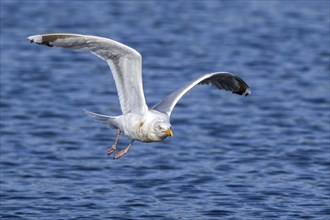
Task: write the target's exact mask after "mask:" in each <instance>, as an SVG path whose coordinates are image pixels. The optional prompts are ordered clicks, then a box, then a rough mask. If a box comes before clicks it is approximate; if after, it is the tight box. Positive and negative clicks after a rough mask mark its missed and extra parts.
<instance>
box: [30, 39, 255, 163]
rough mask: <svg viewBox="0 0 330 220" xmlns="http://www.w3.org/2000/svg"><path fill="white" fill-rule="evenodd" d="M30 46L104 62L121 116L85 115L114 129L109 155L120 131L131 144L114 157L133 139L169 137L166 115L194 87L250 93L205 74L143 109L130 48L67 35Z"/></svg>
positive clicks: (231, 80)
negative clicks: (60, 49) (67, 51)
mask: <svg viewBox="0 0 330 220" xmlns="http://www.w3.org/2000/svg"><path fill="white" fill-rule="evenodd" d="M28 40H29V41H30V42H31V43H37V44H43V45H47V46H51V47H52V46H58V47H63V48H66V49H71V50H78V51H89V52H91V53H93V54H94V55H96V56H98V57H100V58H101V59H103V60H105V61H106V62H107V63H108V65H109V66H110V69H111V72H112V75H113V78H114V80H115V84H116V88H117V92H118V97H119V103H120V107H121V111H122V115H119V116H108V115H101V114H97V113H93V112H89V111H86V113H87V114H88V115H89V116H91V117H93V118H95V119H96V120H99V121H102V122H104V123H106V124H108V125H111V126H112V127H114V128H117V129H118V133H117V136H116V140H115V143H114V145H113V146H112V147H111V148H109V149H108V154H109V155H110V154H112V153H113V152H114V151H115V150H116V148H117V142H118V138H119V135H120V133H121V131H123V132H124V134H125V135H126V136H127V137H129V138H130V139H131V140H132V141H131V143H130V144H129V145H128V146H127V147H126V148H125V149H124V150H121V151H120V152H119V153H117V155H116V156H115V159H118V158H120V157H121V156H123V155H125V154H126V153H127V152H128V150H129V149H130V147H131V146H132V144H133V142H134V140H138V141H142V142H159V141H163V140H164V139H165V138H166V137H167V136H173V133H172V130H171V124H170V116H171V113H172V110H173V108H174V107H175V105H176V103H177V102H178V101H179V100H180V98H181V97H182V96H183V95H184V94H185V93H186V92H188V91H189V90H190V89H192V88H193V87H194V86H195V85H198V84H211V85H212V86H214V87H216V88H218V89H224V90H228V91H231V92H233V93H236V94H239V95H244V96H247V95H249V94H251V90H250V88H249V87H248V85H247V84H246V83H245V82H244V81H243V80H242V79H241V78H239V77H238V76H235V75H234V74H232V73H228V72H216V73H208V74H204V75H202V76H200V77H198V78H197V79H195V80H192V81H190V82H188V83H187V84H186V85H185V86H183V87H182V88H179V89H178V90H176V91H174V92H172V93H171V94H169V95H168V96H167V97H165V98H164V99H163V100H161V101H160V102H158V103H157V104H156V105H155V106H154V107H152V108H149V107H148V106H147V103H146V100H145V97H144V92H143V85H142V57H141V55H140V54H139V53H138V52H137V51H136V50H134V49H132V48H130V47H128V46H126V45H124V44H121V43H119V42H116V41H114V40H111V39H107V38H103V37H97V36H90V35H80V34H68V33H55V34H43V35H33V36H30V37H28Z"/></svg>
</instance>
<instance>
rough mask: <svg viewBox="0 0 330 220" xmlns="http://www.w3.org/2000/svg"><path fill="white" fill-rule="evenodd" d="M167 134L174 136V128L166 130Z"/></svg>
mask: <svg viewBox="0 0 330 220" xmlns="http://www.w3.org/2000/svg"><path fill="white" fill-rule="evenodd" d="M165 134H166V135H167V136H171V137H173V132H172V130H171V129H170V128H169V129H168V130H166V131H165Z"/></svg>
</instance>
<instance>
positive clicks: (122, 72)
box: [28, 33, 148, 114]
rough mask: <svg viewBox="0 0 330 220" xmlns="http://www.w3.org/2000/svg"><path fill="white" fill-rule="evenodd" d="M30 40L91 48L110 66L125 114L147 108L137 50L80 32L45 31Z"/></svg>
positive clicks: (139, 57)
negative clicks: (52, 32)
mask: <svg viewBox="0 0 330 220" xmlns="http://www.w3.org/2000/svg"><path fill="white" fill-rule="evenodd" d="M28 39H29V40H30V42H32V43H37V44H44V45H47V46H51V47H52V46H58V47H63V48H67V49H71V50H77V51H89V52H91V53H93V54H95V55H96V56H98V57H100V58H101V59H103V60H105V61H106V62H107V63H108V65H109V66H110V69H111V72H112V75H113V78H114V80H115V84H116V88H117V92H118V96H119V103H120V107H121V110H122V112H123V114H125V113H128V112H138V113H141V112H145V111H147V110H148V107H147V104H146V100H145V97H144V92H143V85H142V57H141V55H140V54H139V53H138V52H137V51H136V50H134V49H132V48H130V47H128V46H126V45H123V44H121V43H119V42H116V41H114V40H111V39H108V38H103V37H97V36H90V35H80V34H67V33H55V34H43V35H33V36H30V37H28Z"/></svg>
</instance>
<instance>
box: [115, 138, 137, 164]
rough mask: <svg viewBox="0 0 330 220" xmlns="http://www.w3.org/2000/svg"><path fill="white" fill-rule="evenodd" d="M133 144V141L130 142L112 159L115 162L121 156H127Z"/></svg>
mask: <svg viewBox="0 0 330 220" xmlns="http://www.w3.org/2000/svg"><path fill="white" fill-rule="evenodd" d="M133 142H134V140H132V141H131V143H130V144H129V145H128V146H127V147H126V148H125V149H124V150H121V151H119V152H118V153H117V154H116V156H115V158H113V159H115V160H117V159H119V158H121V157H122V156H124V155H125V154H127V152H128V150H129V149H130V148H131V146H132V144H133Z"/></svg>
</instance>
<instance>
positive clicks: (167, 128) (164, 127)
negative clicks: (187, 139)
mask: <svg viewBox="0 0 330 220" xmlns="http://www.w3.org/2000/svg"><path fill="white" fill-rule="evenodd" d="M155 130H156V134H157V136H159V137H163V138H166V137H167V136H171V137H172V136H173V132H172V130H171V124H170V123H166V122H163V121H159V122H157V123H156V124H155Z"/></svg>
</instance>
